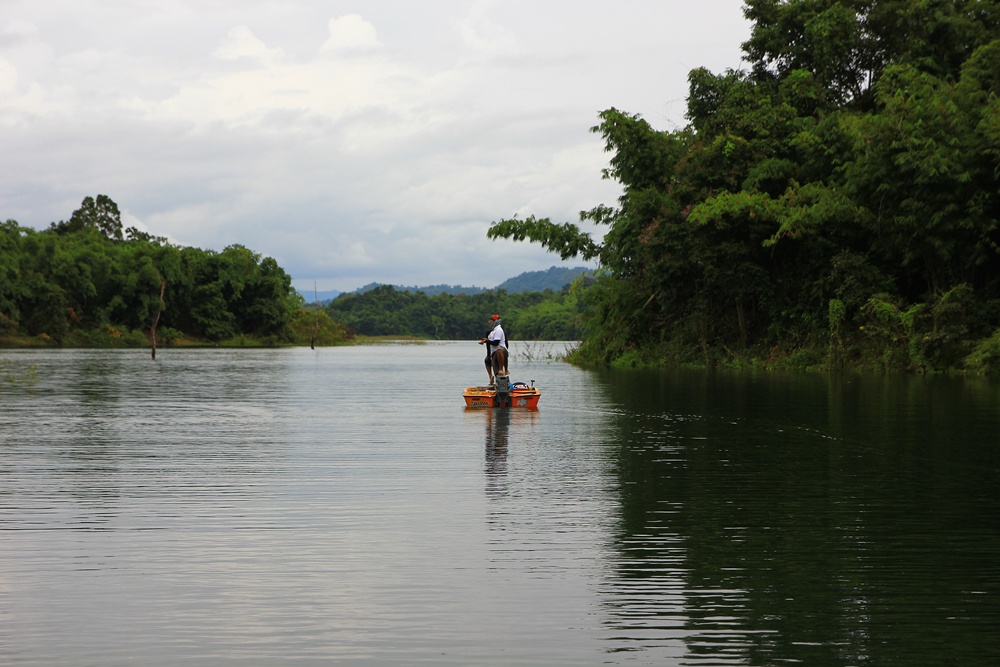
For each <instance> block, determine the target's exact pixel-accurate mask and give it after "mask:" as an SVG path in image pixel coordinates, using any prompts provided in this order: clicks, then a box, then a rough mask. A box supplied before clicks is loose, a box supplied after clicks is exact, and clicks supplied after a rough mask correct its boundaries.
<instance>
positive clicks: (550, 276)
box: [299, 266, 594, 305]
mask: <svg viewBox="0 0 1000 667" xmlns="http://www.w3.org/2000/svg"><path fill="white" fill-rule="evenodd" d="M593 272H594V270H593V269H588V268H587V267H585V266H575V267H565V266H553V267H550V268H548V269H546V270H544V271H525V272H524V273H521V274H519V275H517V276H514V277H513V278H508V279H507V280H505V281H503V282H502V283H500V284H499V285H497V286H496V287H493V288H490V287H467V286H463V285H444V284H440V285H427V286H424V287H416V286H404V285H393V286H392V287H393V288H394V289H396V290H397V291H400V292H423V293H424V294H426V295H427V296H434V295H436V294H445V293H446V294H479V293H480V292H487V291H489V290H490V289H498V290H500V289H502V290H506V291H508V292H511V293H513V292H544V291H545V290H547V289H550V290H553V291H559V290H561V289H562V288H563V287H565V286H566V285H568V284H570V283H571V282H573V281H574V280H576V279H577V277H579V276H581V275H583V274H592V273H593ZM384 284H385V283H368V284H367V285H365V286H363V287H359V288H358V289H356V290H354V292H353V293H355V294H360V293H362V292H367V291H369V290H373V289H375V288H376V287H380V286H381V285H384ZM342 293H343V292H340V291H339V290H324V291H321V292H311V293H310V292H308V291H304V290H299V294H301V295H302V297H303V298H304V299H305V300H306V303H315V302H316V301H319V302H320V303H321V304H324V305H325V304H327V303H329V302H330V301H332V300H333V299H336V298H337V297H338V296H340V295H341V294H342Z"/></svg>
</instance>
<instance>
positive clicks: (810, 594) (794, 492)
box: [603, 372, 1000, 665]
mask: <svg viewBox="0 0 1000 667" xmlns="http://www.w3.org/2000/svg"><path fill="white" fill-rule="evenodd" d="M603 379H604V381H605V383H606V391H607V395H608V398H609V401H610V403H612V404H615V405H620V406H621V408H622V412H621V415H620V416H619V417H617V418H616V419H614V423H615V426H616V429H617V431H618V433H619V434H620V436H619V442H620V447H618V448H617V456H618V462H617V467H618V470H619V471H620V472H619V475H620V478H621V493H622V517H621V524H620V528H619V533H618V535H617V536H616V545H617V547H618V549H619V550H620V556H621V562H620V563H619V565H618V566H617V567H616V572H617V576H616V577H615V579H614V580H613V581H612V582H610V583H609V586H608V590H609V591H611V592H613V593H614V596H613V597H620V598H621V599H622V600H624V601H623V602H614V603H612V606H613V608H614V609H615V614H616V616H615V619H614V620H613V621H611V623H612V624H613V625H614V626H615V627H616V628H617V629H619V630H620V632H621V633H622V636H623V637H635V638H640V637H651V636H655V634H656V633H657V632H664V631H666V630H667V629H669V628H676V629H677V630H678V631H680V632H682V633H684V634H685V635H686V642H687V643H688V645H689V648H690V654H689V655H688V656H687V657H686V659H685V662H686V663H698V662H699V661H704V663H705V664H717V663H718V662H720V659H721V657H722V656H727V657H729V658H731V659H732V661H733V662H739V663H743V664H751V665H771V664H788V663H798V664H806V665H858V664H873V665H948V664H954V665H987V664H993V663H997V661H998V660H1000V639H998V637H1000V632H998V630H1000V604H998V603H1000V599H998V593H1000V486H998V482H1000V437H998V433H1000V431H998V426H1000V423H998V408H1000V404H998V402H997V393H996V387H995V386H994V387H991V386H990V385H989V384H987V383H983V382H977V381H968V380H966V381H961V380H946V379H932V380H924V379H914V378H896V379H885V378H843V377H838V378H826V377H813V376H782V375H772V374H765V375H757V376H748V375H745V374H727V373H714V374H713V373H702V372H688V373H684V372H680V373H645V372H643V373H610V374H606V375H604V376H603ZM723 662H724V661H723Z"/></svg>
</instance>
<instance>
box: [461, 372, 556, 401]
mask: <svg viewBox="0 0 1000 667" xmlns="http://www.w3.org/2000/svg"><path fill="white" fill-rule="evenodd" d="M462 396H463V397H464V398H465V407H467V408H537V407H538V399H539V398H541V396H542V392H541V390H539V389H538V388H537V387H535V381H534V380H532V381H531V386H530V387H529V386H528V385H527V384H525V383H524V382H511V381H510V377H509V376H507V375H499V376H497V379H496V382H495V383H494V384H491V385H490V386H488V387H482V386H480V387H467V388H466V390H465V392H464V393H463V394H462Z"/></svg>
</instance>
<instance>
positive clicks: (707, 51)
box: [0, 0, 749, 290]
mask: <svg viewBox="0 0 1000 667" xmlns="http://www.w3.org/2000/svg"><path fill="white" fill-rule="evenodd" d="M742 4H743V3H742V0H697V1H694V0H562V1H557V0H423V1H421V2H417V1H415V0H353V1H352V0H284V1H279V0H266V1H263V0H0V219H2V220H7V219H13V220H16V221H17V222H19V223H20V224H21V225H22V226H30V227H35V228H44V227H47V226H48V225H49V224H50V223H51V222H54V221H59V220H66V219H68V218H69V216H70V215H71V214H72V212H73V211H74V210H75V209H76V208H79V206H80V202H81V200H82V199H83V198H84V197H86V196H96V195H98V194H106V195H108V196H109V197H111V198H112V199H113V200H114V201H115V202H117V203H118V206H119V208H120V209H121V211H122V218H123V223H124V224H125V226H126V227H128V226H136V227H138V228H140V229H145V230H147V231H149V232H151V233H153V234H155V235H157V236H166V237H167V238H169V239H170V240H171V241H172V242H174V243H178V244H182V245H187V246H197V247H200V248H206V249H214V250H221V249H223V248H224V247H226V246H227V245H230V244H234V243H238V244H241V245H244V246H247V247H248V248H251V249H252V250H254V251H256V252H259V253H261V254H262V255H266V256H271V257H274V258H275V259H276V260H277V261H278V263H279V264H280V265H281V266H282V267H284V268H285V270H286V271H288V273H289V274H291V275H292V277H293V279H294V282H295V285H296V286H297V287H299V288H300V289H306V290H311V289H312V288H313V286H314V285H316V286H318V287H319V289H320V290H326V289H339V290H352V289H354V288H356V287H359V286H361V285H364V284H366V283H369V282H373V281H374V282H383V283H395V284H404V285H429V284H437V283H448V284H461V285H476V286H482V287H493V286H495V285H496V284H498V283H500V282H502V281H503V280H505V279H507V278H509V277H511V276H514V275H517V274H519V273H521V272H524V271H534V270H540V269H545V268H548V267H550V266H553V265H558V264H560V262H559V258H558V256H556V255H552V254H548V253H546V252H545V251H544V250H542V249H541V248H540V247H539V246H536V245H533V244H528V243H515V242H510V241H490V240H488V239H487V238H486V231H487V229H488V228H489V225H490V222H492V221H494V220H499V219H502V218H507V217H510V216H512V215H515V214H517V215H519V216H521V217H524V216H527V215H532V214H533V215H536V216H540V217H551V218H552V219H553V220H554V221H557V222H567V221H568V222H578V215H579V211H581V210H584V209H590V208H592V207H593V206H595V205H596V204H600V203H605V204H609V205H610V204H614V202H615V198H616V197H617V196H618V194H619V191H618V189H617V188H616V187H615V184H614V183H611V182H608V181H603V180H601V177H600V171H601V169H602V168H604V167H605V166H607V160H608V156H607V155H606V154H605V153H604V151H603V144H602V141H601V138H600V136H599V135H595V134H592V133H590V132H589V128H590V127H592V126H593V125H595V124H597V122H598V118H597V114H598V112H600V111H601V110H603V109H607V108H609V107H616V108H618V109H621V110H623V111H627V112H630V113H638V114H641V115H642V117H643V118H645V119H646V120H647V121H649V122H650V123H651V124H652V125H653V126H654V127H656V128H658V129H663V130H669V129H675V128H678V127H682V126H683V125H684V124H685V120H684V113H685V97H686V95H687V74H688V72H689V71H690V70H691V69H693V68H696V67H707V68H708V69H710V70H711V71H713V72H717V73H718V72H723V71H725V70H726V69H727V68H734V69H735V68H740V67H741V61H740V55H741V53H740V43H741V42H743V41H744V40H745V39H746V38H747V36H748V34H749V25H748V24H747V23H746V21H745V20H744V18H743V14H742V11H741V8H742ZM579 264H580V262H578V261H573V260H571V261H569V262H567V265H571V266H573V265H579Z"/></svg>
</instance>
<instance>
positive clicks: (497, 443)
mask: <svg viewBox="0 0 1000 667" xmlns="http://www.w3.org/2000/svg"><path fill="white" fill-rule="evenodd" d="M553 348H554V349H555V350H556V351H558V350H559V349H561V346H558V345H557V346H553ZM553 348H550V349H553ZM543 351H544V350H543ZM537 352H538V350H537V349H536V350H535V355H534V357H535V358H534V360H529V359H527V358H526V357H525V355H523V353H522V355H521V356H520V357H519V356H518V349H517V348H516V347H515V349H514V357H513V359H512V364H511V369H512V374H513V376H514V378H513V379H515V380H523V381H530V380H535V381H536V384H537V385H538V386H539V387H540V388H541V389H542V400H541V402H540V404H539V409H538V410H537V411H525V410H508V411H492V410H471V411H470V410H465V409H464V408H463V406H462V401H461V389H462V387H464V386H466V385H471V384H479V383H481V382H483V381H484V380H485V377H486V373H485V370H484V369H483V368H482V366H481V360H480V354H481V349H480V348H479V347H478V346H476V345H475V344H474V343H464V342H463V343H443V344H432V345H421V346H413V345H396V346H379V347H368V348H338V349H328V350H317V351H311V350H306V349H297V350H263V351H234V350H195V351H173V350H162V351H161V352H160V353H159V354H158V355H157V357H158V358H157V360H156V362H155V363H154V362H152V361H150V360H149V357H148V353H146V352H141V351H136V352H123V351H58V352H0V664H4V665H7V664H10V665H33V666H35V665H72V666H76V665H178V664H188V665H208V664H211V665H413V664H432V665H606V664H612V665H618V664H621V665H785V664H802V665H810V666H819V667H823V666H840V665H971V666H979V665H983V666H986V665H990V666H992V665H996V664H1000V437H998V433H1000V430H998V429H1000V387H998V386H996V385H995V384H991V383H988V382H984V381H976V380H948V379H930V380H928V379H923V378H896V379H886V378H872V377H867V378H855V377H850V378H846V377H840V378H829V377H824V376H812V375H776V374H760V375H755V374H736V373H710V372H690V371H680V372H676V371H675V372H662V373H661V372H645V371H643V372H635V371H633V372H614V371H606V372H596V371H587V370H582V369H578V368H574V367H572V366H568V365H566V364H562V363H559V362H552V361H548V360H545V359H540V358H538V357H539V355H538V354H537Z"/></svg>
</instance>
